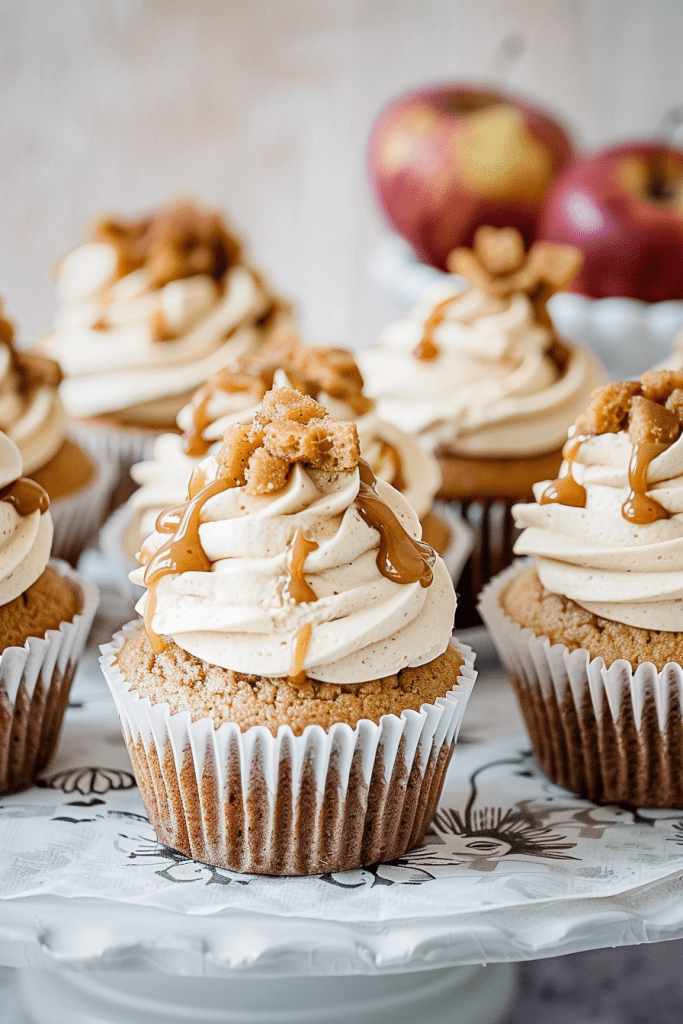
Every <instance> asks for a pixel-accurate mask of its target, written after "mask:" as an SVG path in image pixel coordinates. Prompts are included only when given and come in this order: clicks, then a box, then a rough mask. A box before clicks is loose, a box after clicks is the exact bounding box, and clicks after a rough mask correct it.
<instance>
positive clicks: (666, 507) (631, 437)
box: [513, 371, 683, 632]
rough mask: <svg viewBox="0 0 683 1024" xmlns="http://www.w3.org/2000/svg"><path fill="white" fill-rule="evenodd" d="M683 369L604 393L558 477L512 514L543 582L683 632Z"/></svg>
mask: <svg viewBox="0 0 683 1024" xmlns="http://www.w3.org/2000/svg"><path fill="white" fill-rule="evenodd" d="M682 425H683V373H680V372H674V371H650V372H648V373H646V374H644V375H643V377H642V378H641V380H640V381H628V382H624V383H620V384H609V385H605V386H604V387H601V388H598V389H597V390H596V391H595V392H594V395H593V399H592V401H591V404H590V406H589V409H588V412H587V413H586V414H585V415H583V416H581V417H580V418H579V420H578V421H577V423H576V425H575V426H574V428H572V430H571V432H570V438H569V440H568V442H567V444H566V445H565V449H564V454H565V461H564V463H563V466H562V470H561V473H560V477H559V478H558V479H557V480H555V481H544V482H542V483H539V484H538V485H537V486H536V487H535V488H534V494H535V497H536V503H535V504H528V505H516V506H515V507H514V509H513V512H514V515H515V518H516V520H517V523H518V525H519V526H521V527H524V532H523V533H522V535H521V536H520V538H519V540H518V541H517V544H516V546H515V552H516V553H517V554H527V555H535V556H536V566H537V571H538V575H539V578H540V580H541V583H542V584H543V586H544V587H545V588H546V589H547V590H549V591H551V592H553V593H556V594H563V595H564V596H565V597H568V598H570V599H571V600H573V601H575V602H576V603H577V604H579V605H581V607H582V608H585V609H586V610H587V611H589V612H593V613H594V614H595V615H598V616H601V617H602V618H605V619H610V620H613V621H616V622H622V623H625V624H626V625H630V626H639V627H641V628H644V629H655V630H663V631H665V632H683V436H681V428H682Z"/></svg>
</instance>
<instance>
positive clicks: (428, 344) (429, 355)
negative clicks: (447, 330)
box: [413, 295, 455, 360]
mask: <svg viewBox="0 0 683 1024" xmlns="http://www.w3.org/2000/svg"><path fill="white" fill-rule="evenodd" d="M454 298H455V296H454V295H449V296H448V298H447V299H443V301H442V302H439V303H438V305H436V306H435V307H434V309H433V310H432V311H431V313H430V314H429V316H428V317H427V320H426V323H425V325H424V331H423V332H422V338H421V340H420V341H419V342H418V344H417V345H416V346H415V348H414V349H413V355H414V356H415V358H416V359H424V360H430V359H436V357H437V356H438V354H439V346H438V345H437V344H436V342H435V341H434V331H435V330H436V329H437V327H438V326H439V325H440V324H442V323H443V321H444V318H445V316H446V308H447V307H448V306H449V305H450V304H451V302H452V301H453V299H454Z"/></svg>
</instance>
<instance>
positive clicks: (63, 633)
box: [0, 559, 99, 793]
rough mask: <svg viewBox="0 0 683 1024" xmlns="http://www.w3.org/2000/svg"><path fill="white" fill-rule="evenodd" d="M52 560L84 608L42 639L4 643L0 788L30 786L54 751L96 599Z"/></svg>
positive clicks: (78, 579)
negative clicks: (16, 644)
mask: <svg viewBox="0 0 683 1024" xmlns="http://www.w3.org/2000/svg"><path fill="white" fill-rule="evenodd" d="M50 565H51V566H52V567H53V568H54V569H55V570H56V571H57V572H59V574H60V575H61V576H63V577H65V578H66V579H68V580H69V581H70V582H72V583H74V584H75V585H76V586H77V587H78V589H79V590H80V592H81V594H82V598H83V607H82V608H81V611H80V612H79V613H78V614H77V615H75V616H74V618H73V620H72V621H71V622H62V623H61V625H60V627H59V629H49V630H48V631H47V633H46V634H45V637H44V638H40V637H29V638H28V640H27V641H26V643H25V644H24V646H23V647H6V648H5V650H4V651H3V652H2V654H0V793H11V792H15V791H16V790H20V789H25V788H26V787H27V786H30V785H31V784H32V783H33V782H34V781H35V779H36V778H37V777H38V776H39V775H40V773H41V772H42V771H43V770H44V769H45V768H46V767H47V765H48V763H49V761H50V759H51V757H52V755H53V754H54V752H55V748H56V746H57V740H58V739H59V731H60V728H61V725H62V718H63V717H64V712H65V710H66V706H67V703H68V700H69V690H70V689H71V683H72V681H73V677H74V672H75V671H76V666H77V665H78V660H79V658H80V657H81V654H82V653H83V648H84V647H85V643H86V640H87V638H88V633H89V632H90V627H91V625H92V620H93V618H94V616H95V612H96V611H97V605H98V603H99V593H98V591H97V588H96V587H93V586H92V584H90V583H88V582H86V581H85V580H84V579H82V578H81V577H80V576H78V575H77V574H76V573H75V572H74V571H73V569H71V567H70V566H69V565H67V564H66V562H62V561H60V560H58V559H51V560H50Z"/></svg>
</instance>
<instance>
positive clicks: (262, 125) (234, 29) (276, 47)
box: [0, 0, 683, 347]
mask: <svg viewBox="0 0 683 1024" xmlns="http://www.w3.org/2000/svg"><path fill="white" fill-rule="evenodd" d="M513 31H519V32H521V33H523V35H524V36H525V38H526V50H525V52H524V53H523V54H522V56H521V58H520V59H519V61H518V63H517V65H516V66H515V68H514V69H513V71H512V73H511V74H510V76H509V82H508V84H509V86H510V88H511V89H512V90H513V91H515V92H520V93H522V94H527V95H529V96H530V97H532V98H534V99H536V100H537V101H538V102H539V103H540V104H541V105H542V106H545V107H547V108H549V109H550V110H551V111H554V112H555V113H557V114H558V115H559V116H560V119H562V120H564V122H565V123H566V124H567V125H568V127H569V128H570V129H571V131H572V132H573V134H574V135H575V137H576V140H577V143H578V144H579V146H581V145H583V146H590V147H593V146H596V145H602V144H604V143H606V142H608V141H611V140H616V139H626V138H629V137H630V138H633V137H639V136H640V137H642V136H649V135H651V134H652V133H653V132H654V131H655V128H656V125H657V123H658V121H659V120H660V117H661V115H662V113H663V111H664V110H666V109H667V108H668V107H670V106H671V105H672V104H675V103H677V102H679V101H681V100H683V64H682V62H681V42H682V41H683V3H681V2H680V0H553V2H548V0H483V2H478V3H473V2H471V0H193V2H191V3H190V2H189V0H58V2H55V0H31V2H30V3H26V2H25V0H0V88H1V90H2V104H1V105H0V138H1V139H2V177H3V198H4V201H3V203H2V204H1V206H0V239H1V240H2V241H1V244H0V293H2V294H3V295H4V296H5V298H6V302H7V306H8V309H9V310H10V311H11V314H12V316H13V317H14V318H15V320H16V321H17V323H18V325H19V335H20V339H21V341H22V342H23V343H26V342H28V341H30V340H32V338H33V337H34V336H35V334H36V332H38V331H40V330H42V329H44V328H46V327H47V326H48V325H49V324H50V321H51V318H52V314H53V311H54V306H55V304H54V298H53V291H52V284H51V281H50V277H49V274H50V268H51V266H52V265H53V264H54V261H55V260H56V258H57V257H58V256H59V255H60V254H61V253H62V252H64V250H66V249H68V248H70V247H71V246H73V245H75V244H76V243H77V242H79V241H80V240H81V239H82V238H83V236H84V232H85V229H86V227H87V226H88V225H89V224H90V222H91V221H92V220H93V218H95V217H96V216H97V215H99V214H100V213H102V212H104V211H112V212H113V211H116V212H119V213H121V214H130V215H135V214H137V213H140V212H143V211H145V210H147V209H149V208H151V207H154V206H157V205H159V204H161V203H163V202H165V201H166V200H167V199H169V198H171V197H177V196H184V195H190V196H194V197H196V198H198V199H200V200H203V201H204V202H206V203H208V204H214V205H218V206H220V207H222V208H223V209H224V210H225V211H226V212H227V214H228V215H229V217H230V218H231V219H232V220H233V222H234V223H235V225H236V226H237V227H238V229H239V230H240V231H242V232H244V234H245V236H246V238H247V240H248V242H249V247H250V251H251V254H252V257H253V259H254V261H255V262H256V264H257V265H259V266H261V267H263V268H264V269H265V270H266V271H267V272H268V273H269V276H270V277H271V278H272V281H273V283H274V284H275V285H276V286H277V287H278V288H279V289H280V290H281V291H282V292H284V293H285V294H287V295H289V296H291V297H292V298H293V299H294V300H295V301H296V302H297V303H298V304H299V306H300V311H301V319H302V325H303V328H304V331H305V335H306V337H308V339H309V340H311V341H319V342H320V341H326V342H334V343H341V344H344V345H350V346H354V347H357V346H362V345H366V344H368V343H370V342H371V341H373V340H374V339H375V337H376V335H377V331H378V330H379V328H380V327H381V326H382V325H383V324H384V323H386V321H387V320H388V319H389V318H390V317H392V316H393V315H394V314H395V312H396V308H395V307H393V306H392V304H391V302H390V300H389V299H387V298H385V297H384V296H382V295H381V294H380V293H379V292H378V290H377V288H376V286H374V285H373V284H372V282H371V281H370V280H369V278H368V274H367V262H368V257H369V254H370V253H371V251H372V249H373V246H374V245H375V244H376V242H377V240H378V239H379V238H381V237H382V235H383V234H384V233H385V231H386V228H385V226H384V225H383V224H382V221H381V218H380V215H379V214H378V213H377V212H376V209H375V205H374V201H373V198H372V195H371V193H370V189H369V186H368V183H367V176H366V169H365V148H366V140H367V136H368V131H369V128H370V125H371V123H372V121H373V119H374V117H375V116H376V114H377V113H378V111H379V110H380V108H381V107H382V106H383V104H384V103H386V102H387V101H388V100H389V99H391V98H392V97H393V96H394V95H395V94H397V93H400V92H402V91H403V90H405V89H407V88H409V87H411V86H414V85H419V84H421V83H425V82H430V81H436V80H440V79H443V80H457V79H463V78H464V79H468V78H471V79H475V80H476V79H480V78H485V77H489V76H490V72H491V70H492V61H494V54H495V52H496V49H497V47H498V46H499V45H500V43H501V41H502V40H503V39H504V38H505V36H506V35H508V34H509V33H510V32H513Z"/></svg>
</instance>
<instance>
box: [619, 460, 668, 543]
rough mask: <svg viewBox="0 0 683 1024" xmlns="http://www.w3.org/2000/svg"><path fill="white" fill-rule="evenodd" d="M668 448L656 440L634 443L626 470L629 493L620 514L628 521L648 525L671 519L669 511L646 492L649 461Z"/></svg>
mask: <svg viewBox="0 0 683 1024" xmlns="http://www.w3.org/2000/svg"><path fill="white" fill-rule="evenodd" d="M667 448H669V445H668V444H661V443H659V442H657V441H641V442H640V444H634V446H633V454H632V455H631V463H630V465H629V470H628V482H629V484H630V486H631V493H630V494H629V496H628V498H627V499H626V501H625V502H624V504H623V505H622V507H621V514H622V516H623V517H624V519H626V520H627V521H628V522H629V523H635V525H636V526H648V525H649V524H650V523H656V522H657V520H658V519H671V513H670V512H668V511H667V509H665V508H664V506H663V505H660V503H659V502H658V501H657V500H656V499H655V498H651V497H650V496H649V495H648V494H647V493H646V492H647V471H648V469H649V468H650V463H651V462H652V460H653V459H656V458H657V456H658V455H661V454H662V452H664V451H666V449H667Z"/></svg>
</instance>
